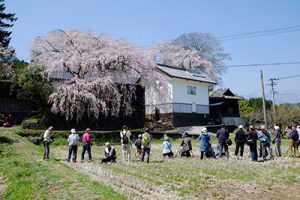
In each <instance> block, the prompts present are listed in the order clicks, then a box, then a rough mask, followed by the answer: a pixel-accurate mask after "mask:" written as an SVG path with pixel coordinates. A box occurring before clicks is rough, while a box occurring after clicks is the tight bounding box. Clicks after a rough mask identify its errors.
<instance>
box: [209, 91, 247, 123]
mask: <svg viewBox="0 0 300 200" xmlns="http://www.w3.org/2000/svg"><path fill="white" fill-rule="evenodd" d="M241 99H242V98H241V97H239V96H237V95H235V94H234V93H233V92H232V91H231V90H230V89H229V88H227V89H218V90H214V91H210V92H209V102H210V109H209V110H210V121H211V123H212V124H215V125H218V124H226V125H233V126H238V125H240V124H243V119H242V118H241V117H240V111H239V100H241Z"/></svg>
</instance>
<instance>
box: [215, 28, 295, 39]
mask: <svg viewBox="0 0 300 200" xmlns="http://www.w3.org/2000/svg"><path fill="white" fill-rule="evenodd" d="M295 31H300V26H291V27H285V28H276V29H267V30H262V31H254V32H249V33H241V34H236V35H227V36H221V37H218V39H219V40H220V41H228V40H238V39H244V38H254V37H261V36H267V35H274V34H281V33H288V32H295Z"/></svg>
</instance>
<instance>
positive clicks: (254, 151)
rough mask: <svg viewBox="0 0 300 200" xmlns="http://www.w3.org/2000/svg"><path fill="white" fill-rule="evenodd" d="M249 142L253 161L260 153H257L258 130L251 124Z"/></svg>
mask: <svg viewBox="0 0 300 200" xmlns="http://www.w3.org/2000/svg"><path fill="white" fill-rule="evenodd" d="M247 135H248V136H247V144H248V145H249V148H250V157H251V160H252V161H257V159H258V154H257V140H258V136H257V132H256V130H255V128H254V126H252V125H251V126H249V132H248V134H247Z"/></svg>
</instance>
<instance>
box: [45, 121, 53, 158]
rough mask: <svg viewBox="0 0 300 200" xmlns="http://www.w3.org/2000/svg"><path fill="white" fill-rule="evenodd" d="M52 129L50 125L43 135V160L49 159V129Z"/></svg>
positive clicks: (50, 140) (50, 139)
mask: <svg viewBox="0 0 300 200" xmlns="http://www.w3.org/2000/svg"><path fill="white" fill-rule="evenodd" d="M52 130H53V126H50V127H49V128H48V129H47V130H46V131H45V133H44V135H43V144H44V160H46V159H49V153H50V147H49V146H50V143H51V142H52V141H53V140H52V138H51V131H52Z"/></svg>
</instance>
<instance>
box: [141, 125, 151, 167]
mask: <svg viewBox="0 0 300 200" xmlns="http://www.w3.org/2000/svg"><path fill="white" fill-rule="evenodd" d="M151 140H152V138H151V135H150V130H149V128H146V129H145V133H144V134H143V135H142V158H141V161H142V162H144V159H145V155H146V154H147V163H149V160H150V150H151Z"/></svg>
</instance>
